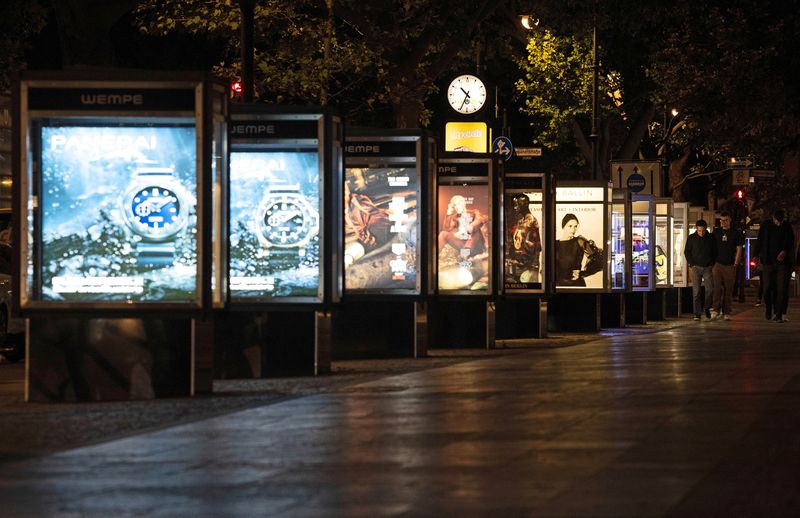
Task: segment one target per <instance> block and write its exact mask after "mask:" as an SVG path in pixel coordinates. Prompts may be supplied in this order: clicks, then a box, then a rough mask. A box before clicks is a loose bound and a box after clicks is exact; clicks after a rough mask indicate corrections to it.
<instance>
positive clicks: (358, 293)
mask: <svg viewBox="0 0 800 518" xmlns="http://www.w3.org/2000/svg"><path fill="white" fill-rule="evenodd" d="M344 166H345V177H346V176H347V170H349V169H351V168H365V169H370V168H392V167H397V168H414V169H415V171H416V173H417V179H418V189H417V194H418V199H417V200H416V203H417V208H416V211H417V221H416V224H415V225H416V229H415V231H416V236H417V238H416V245H417V251H416V255H417V265H416V282H415V287H414V288H413V289H412V288H348V287H347V272H346V269H345V264H344V255H345V253H344V252H343V254H342V258H341V259H340V264H341V269H340V270H339V273H340V275H341V276H342V277H341V280H340V283H341V285H342V286H343V291H342V293H343V299H355V298H369V297H372V298H375V297H378V298H390V299H391V298H396V297H412V298H423V297H426V296H427V295H430V294H431V292H432V290H433V286H434V279H433V268H431V267H430V266H429V265H428V260H427V258H428V257H429V256H430V254H429V250H428V247H429V243H430V241H429V237H428V236H430V235H431V233H433V232H434V225H435V221H433V218H432V217H430V214H429V211H430V207H431V206H432V205H431V204H432V199H431V197H432V193H433V192H434V186H435V184H434V183H433V181H434V174H433V171H435V169H436V143H435V140H434V139H433V138H432V137H430V136H429V135H427V133H425V132H422V131H414V130H408V131H404V130H383V131H381V130H373V129H365V128H352V129H351V128H348V129H347V135H346V138H345V154H344ZM345 181H346V180H345ZM345 210H346V209H345ZM342 233H343V237H342V241H343V242H344V241H345V238H344V225H342ZM345 246H346V243H345Z"/></svg>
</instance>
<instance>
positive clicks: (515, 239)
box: [503, 189, 544, 290]
mask: <svg viewBox="0 0 800 518" xmlns="http://www.w3.org/2000/svg"><path fill="white" fill-rule="evenodd" d="M503 204H504V208H503V224H504V226H505V230H504V233H505V234H504V236H503V248H504V250H503V257H504V260H503V277H504V288H505V289H507V290H515V289H541V287H542V278H543V275H542V274H543V271H544V266H543V264H542V257H544V256H543V251H544V239H543V238H544V228H542V193H541V191H539V192H526V191H525V190H519V189H515V190H506V191H505V193H504V196H503Z"/></svg>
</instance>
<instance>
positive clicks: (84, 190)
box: [40, 126, 197, 302]
mask: <svg viewBox="0 0 800 518" xmlns="http://www.w3.org/2000/svg"><path fill="white" fill-rule="evenodd" d="M41 167H42V178H41V194H40V200H41V231H42V236H41V239H42V241H41V244H42V246H41V258H42V261H41V265H42V266H41V271H40V279H41V289H42V299H43V300H69V301H151V302H155V301H170V302H182V301H185V302H192V301H194V299H195V294H196V290H197V287H196V284H197V236H196V219H197V218H196V203H197V202H196V198H197V195H196V192H197V185H196V149H195V130H194V127H193V126H161V127H152V126H122V127H117V126H44V127H42V128H41Z"/></svg>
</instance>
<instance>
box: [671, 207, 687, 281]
mask: <svg viewBox="0 0 800 518" xmlns="http://www.w3.org/2000/svg"><path fill="white" fill-rule="evenodd" d="M688 237H689V204H688V203H686V202H674V203H673V204H672V243H673V247H672V285H673V286H675V287H678V288H685V287H686V286H687V285H688V280H689V267H688V265H687V264H686V259H685V258H684V256H683V249H684V247H685V246H686V239H687V238H688Z"/></svg>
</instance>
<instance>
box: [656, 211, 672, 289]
mask: <svg viewBox="0 0 800 518" xmlns="http://www.w3.org/2000/svg"><path fill="white" fill-rule="evenodd" d="M672 203H673V202H672V199H671V198H656V222H655V224H656V228H655V252H654V257H653V261H654V264H655V281H656V286H657V287H659V288H668V287H671V286H672V280H673V268H672V261H673V252H672V250H673V248H674V247H675V242H674V234H673V230H674V223H673V215H672V212H673V211H672Z"/></svg>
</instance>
